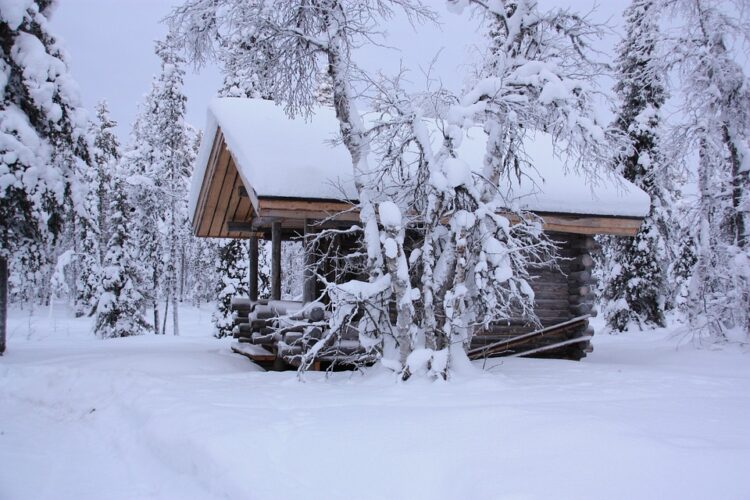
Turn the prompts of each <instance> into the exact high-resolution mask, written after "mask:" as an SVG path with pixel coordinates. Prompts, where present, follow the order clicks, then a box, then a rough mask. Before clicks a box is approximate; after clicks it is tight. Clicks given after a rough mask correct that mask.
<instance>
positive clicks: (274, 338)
mask: <svg viewBox="0 0 750 500" xmlns="http://www.w3.org/2000/svg"><path fill="white" fill-rule="evenodd" d="M251 338H252V341H253V344H256V345H273V344H275V343H276V342H278V341H279V340H281V335H279V334H277V333H276V332H273V333H268V334H263V333H259V332H255V333H253V336H252V337H251Z"/></svg>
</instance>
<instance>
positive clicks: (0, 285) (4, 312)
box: [0, 257, 8, 356]
mask: <svg viewBox="0 0 750 500" xmlns="http://www.w3.org/2000/svg"><path fill="white" fill-rule="evenodd" d="M7 323H8V259H7V258H6V257H0V356H2V354H3V353H4V352H5V332H6V329H7Z"/></svg>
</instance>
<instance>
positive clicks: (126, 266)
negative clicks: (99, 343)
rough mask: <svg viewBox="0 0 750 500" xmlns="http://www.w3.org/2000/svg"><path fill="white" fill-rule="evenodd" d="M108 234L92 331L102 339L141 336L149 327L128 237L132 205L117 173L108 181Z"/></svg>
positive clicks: (133, 248)
mask: <svg viewBox="0 0 750 500" xmlns="http://www.w3.org/2000/svg"><path fill="white" fill-rule="evenodd" d="M110 186H111V192H110V196H111V199H112V203H111V206H110V207H109V214H110V219H109V220H110V230H111V236H110V239H109V242H108V244H107V250H106V255H105V257H104V265H103V266H102V273H101V275H102V278H101V292H102V293H101V297H100V298H99V301H98V305H97V309H96V326H95V332H96V334H97V335H99V336H101V337H102V338H115V337H128V336H131V335H142V334H144V333H146V332H148V331H149V330H150V327H149V325H148V323H147V322H146V320H145V319H144V318H143V310H144V308H145V301H144V296H143V294H142V293H141V292H140V291H139V290H140V288H141V285H142V281H143V279H142V276H141V275H140V269H141V267H140V265H139V263H138V259H139V254H138V251H137V247H136V245H137V240H134V239H133V238H131V236H130V231H129V225H130V224H129V223H130V214H131V213H132V211H131V207H130V206H129V204H128V201H127V194H126V191H125V189H124V185H123V181H122V180H121V179H120V177H119V175H116V176H114V178H113V180H112V182H111V183H110Z"/></svg>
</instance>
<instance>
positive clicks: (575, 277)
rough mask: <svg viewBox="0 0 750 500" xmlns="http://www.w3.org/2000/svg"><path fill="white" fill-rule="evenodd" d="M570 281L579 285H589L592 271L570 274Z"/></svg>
mask: <svg viewBox="0 0 750 500" xmlns="http://www.w3.org/2000/svg"><path fill="white" fill-rule="evenodd" d="M568 279H569V280H570V281H575V282H578V283H589V282H590V281H591V271H589V270H586V271H573V272H571V273H570V274H568Z"/></svg>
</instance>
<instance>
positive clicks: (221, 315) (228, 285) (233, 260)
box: [212, 239, 248, 338]
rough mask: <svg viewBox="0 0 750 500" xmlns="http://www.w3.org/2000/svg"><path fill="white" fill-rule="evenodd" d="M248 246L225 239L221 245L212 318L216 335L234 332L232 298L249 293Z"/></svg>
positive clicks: (220, 336)
mask: <svg viewBox="0 0 750 500" xmlns="http://www.w3.org/2000/svg"><path fill="white" fill-rule="evenodd" d="M247 259H248V255H247V247H246V246H245V245H244V244H243V242H242V240H237V239H228V240H223V241H222V243H221V245H220V246H219V253H218V259H217V262H216V276H217V278H218V282H217V286H216V290H215V293H214V296H215V297H216V300H217V304H216V310H215V311H214V313H213V316H212V320H213V323H214V326H215V327H216V333H215V336H216V337H217V338H223V337H226V336H228V335H231V334H232V328H233V327H234V317H233V315H232V307H231V305H232V298H233V297H235V296H237V295H247V293H248V288H247V267H248V260H247Z"/></svg>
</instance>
